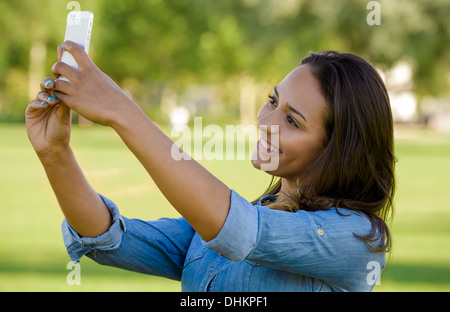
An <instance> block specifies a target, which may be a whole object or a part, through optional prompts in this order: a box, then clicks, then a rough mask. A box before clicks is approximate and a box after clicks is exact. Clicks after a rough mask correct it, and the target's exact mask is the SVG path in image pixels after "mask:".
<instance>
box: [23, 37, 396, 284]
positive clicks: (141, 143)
mask: <svg viewBox="0 0 450 312" xmlns="http://www.w3.org/2000/svg"><path fill="white" fill-rule="evenodd" d="M63 48H64V49H65V50H67V51H69V52H70V53H71V54H72V55H73V56H74V58H75V59H76V61H77V63H78V65H79V68H78V70H75V69H73V68H71V67H69V66H68V65H66V64H64V63H61V62H58V63H56V64H55V65H54V66H53V68H52V72H53V73H54V74H55V76H56V77H58V76H59V75H63V76H65V77H67V78H68V79H69V81H70V82H67V81H63V80H53V79H51V78H45V79H43V80H42V82H41V92H39V93H38V94H37V96H36V99H35V100H34V101H32V102H31V103H30V104H29V105H28V108H27V110H26V122H27V131H28V136H29V138H30V141H31V143H32V145H33V148H34V149H35V151H36V153H37V155H38V156H39V159H40V160H41V162H42V164H43V166H44V168H45V171H46V174H47V177H48V179H49V181H50V184H51V186H52V188H53V190H54V192H55V195H56V197H57V199H58V202H59V205H60V206H61V209H62V211H63V213H64V216H65V220H64V222H63V234H64V242H65V245H66V247H67V250H68V253H69V255H70V257H71V259H72V260H73V261H78V260H79V259H80V258H81V257H82V256H83V255H87V256H88V257H89V258H91V259H93V260H95V261H97V262H98V263H101V264H105V265H111V266H116V267H120V268H124V269H128V270H133V271H138V272H142V273H147V274H154V275H159V276H165V277H168V278H172V279H176V280H181V283H182V290H185V291H370V290H371V289H372V287H373V285H374V283H375V281H376V279H375V278H376V277H377V275H378V273H379V272H380V270H381V269H382V268H383V267H384V265H385V253H386V252H387V251H388V249H389V247H390V243H391V239H390V234H389V230H388V227H387V225H386V223H385V220H386V218H387V217H388V214H389V211H390V209H391V207H392V199H393V193H394V155H393V123H392V117H391V111H390V106H389V99H388V95H387V92H386V89H385V87H384V84H383V82H382V80H381V79H380V77H379V75H378V74H377V72H376V71H375V70H374V68H373V67H372V66H371V65H370V64H369V63H367V62H366V61H364V60H363V59H361V58H360V57H358V56H356V55H353V54H347V53H338V52H331V51H328V52H322V53H319V54H315V53H312V54H311V55H309V56H307V57H306V58H305V59H304V60H303V61H302V64H301V65H300V66H299V67H297V68H295V69H294V70H293V71H292V72H290V73H289V74H288V75H287V76H286V77H285V78H284V80H283V81H281V82H280V83H279V84H278V85H277V86H275V87H274V89H273V93H272V95H271V96H269V100H268V102H267V103H266V104H264V106H263V107H262V108H261V110H260V111H259V114H258V126H259V127H261V128H267V134H266V135H264V136H263V137H261V139H260V141H258V145H257V147H256V150H257V154H258V155H259V156H258V157H256V158H255V159H254V160H252V162H253V165H254V166H255V167H256V168H261V167H262V166H263V165H264V164H265V163H266V162H268V161H270V158H274V157H275V158H276V159H277V164H278V166H276V167H274V168H272V169H271V171H269V172H268V173H269V174H271V175H272V176H273V177H277V179H279V180H278V182H276V183H275V184H274V185H273V186H271V187H269V189H268V190H267V191H266V193H265V194H264V195H263V196H262V197H261V198H260V199H258V200H257V201H256V202H253V203H251V202H249V201H247V200H246V199H244V198H242V197H241V196H239V194H238V193H237V192H236V191H234V190H230V189H229V188H228V187H227V186H226V185H224V184H223V183H222V182H221V181H219V180H218V179H217V178H215V177H214V176H213V175H211V174H210V173H209V172H208V171H207V170H205V169H204V168H203V167H202V166H200V165H199V164H198V163H197V162H196V161H195V160H192V159H181V160H174V159H173V158H172V157H171V149H172V146H173V144H174V143H173V142H172V141H171V140H170V139H169V138H168V137H167V136H165V135H164V134H163V132H161V131H160V129H159V128H158V127H157V126H156V125H155V124H154V123H153V122H152V121H151V120H150V119H149V118H148V117H147V116H146V115H145V114H144V113H143V112H142V111H141V110H140V109H139V107H138V106H137V105H136V104H135V103H134V102H133V101H132V100H131V99H130V98H128V97H127V96H126V95H125V94H124V93H123V92H122V90H121V89H120V88H119V87H118V86H117V85H116V84H115V83H114V82H113V81H112V80H111V79H110V78H109V77H108V76H107V75H105V74H104V73H103V72H102V71H100V70H99V69H98V68H97V67H96V66H95V65H94V64H93V63H92V61H91V60H90V59H89V57H88V56H87V55H86V54H85V53H84V51H83V50H82V49H81V48H80V47H78V46H77V45H76V44H74V43H73V42H70V41H68V42H65V43H64V45H63ZM61 53H62V48H61V47H59V49H58V54H59V57H60V55H61ZM70 109H73V110H75V111H76V112H78V113H79V114H80V115H82V116H84V117H86V118H88V119H90V120H92V121H94V122H97V123H99V124H102V125H106V126H110V127H112V128H113V129H114V130H115V131H116V132H117V133H118V134H119V135H120V137H121V138H122V140H123V141H124V142H125V143H126V145H127V146H128V148H129V149H130V150H131V151H132V152H133V153H134V155H135V156H136V157H137V158H138V159H139V161H140V162H141V163H142V165H143V166H144V168H145V169H146V170H147V171H148V173H149V174H150V176H151V177H152V179H153V180H154V181H155V183H156V184H157V186H158V187H159V189H160V190H161V192H162V193H163V194H164V196H165V197H166V198H167V199H168V200H169V202H170V203H171V204H172V205H173V207H174V208H175V209H176V210H177V211H178V212H179V213H180V214H181V215H182V216H183V217H182V218H178V219H160V220H155V221H141V220H136V219H133V220H131V219H127V218H125V217H124V216H122V215H121V214H120V213H119V210H118V208H117V207H116V206H115V204H114V203H113V202H112V201H111V200H109V199H107V198H105V197H104V196H102V195H99V194H97V193H96V192H95V191H94V190H93V189H92V187H91V186H90V185H89V183H88V182H87V181H86V179H85V177H84V175H83V173H82V171H81V169H80V168H79V166H78V164H77V162H76V160H75V158H74V155H73V153H72V151H71V148H70V145H69V138H70V121H71V118H70ZM272 126H276V127H272ZM271 129H277V131H272V130H271ZM275 142H276V144H275ZM374 276H375V277H374Z"/></svg>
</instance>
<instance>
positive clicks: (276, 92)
mask: <svg viewBox="0 0 450 312" xmlns="http://www.w3.org/2000/svg"><path fill="white" fill-rule="evenodd" d="M273 91H274V92H275V95H276V96H277V99H279V98H280V96H279V95H278V90H277V86H275V87H273ZM286 105H287V107H288V108H289V109H290V110H291V111H293V112H294V113H296V114H297V115H299V116H300V117H302V119H303V120H304V121H306V122H308V121H307V120H306V118H305V116H304V115H303V114H302V113H300V112H299V111H298V110H296V109H295V108H293V107H292V106H291V105H289V103H286Z"/></svg>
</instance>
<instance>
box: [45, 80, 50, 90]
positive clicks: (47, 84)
mask: <svg viewBox="0 0 450 312" xmlns="http://www.w3.org/2000/svg"><path fill="white" fill-rule="evenodd" d="M51 83H52V81H51V80H49V81H47V82H46V83H45V87H46V88H48V86H49V85H50V84H51Z"/></svg>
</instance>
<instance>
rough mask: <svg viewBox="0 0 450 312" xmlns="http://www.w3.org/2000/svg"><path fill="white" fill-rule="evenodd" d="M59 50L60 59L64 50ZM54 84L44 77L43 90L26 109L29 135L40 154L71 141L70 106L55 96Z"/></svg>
mask: <svg viewBox="0 0 450 312" xmlns="http://www.w3.org/2000/svg"><path fill="white" fill-rule="evenodd" d="M58 50H59V51H58V58H59V59H60V58H61V53H62V50H61V49H60V48H58ZM54 84H55V83H54V81H53V80H52V79H51V78H44V79H42V81H41V91H40V92H39V93H38V94H37V95H36V99H34V100H33V101H32V102H31V103H30V104H29V105H28V107H27V109H26V111H25V120H26V125H27V133H28V137H29V139H30V141H31V144H32V145H33V148H34V149H35V151H36V153H37V154H38V155H40V156H41V155H46V154H52V153H54V152H56V151H58V150H61V149H64V148H67V147H68V146H69V141H70V124H71V113H70V108H69V107H67V106H66V105H64V104H62V103H60V101H59V100H57V99H56V98H55V95H54V94H53V93H52V88H53V87H54Z"/></svg>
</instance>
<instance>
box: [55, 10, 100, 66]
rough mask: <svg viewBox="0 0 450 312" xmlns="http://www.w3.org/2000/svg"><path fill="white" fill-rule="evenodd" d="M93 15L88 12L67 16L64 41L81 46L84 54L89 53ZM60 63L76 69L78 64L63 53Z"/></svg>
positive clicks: (75, 12)
mask: <svg viewBox="0 0 450 312" xmlns="http://www.w3.org/2000/svg"><path fill="white" fill-rule="evenodd" d="M93 20H94V14H93V13H92V12H88V11H72V12H70V13H69V14H68V15H67V25H66V35H65V37H64V41H67V40H70V41H73V42H75V43H77V44H78V45H79V46H81V47H82V48H83V49H84V51H86V53H88V52H89V43H90V40H91V31H92V23H93ZM61 61H62V62H64V63H66V64H68V65H70V66H72V67H73V68H75V69H78V64H77V62H76V61H75V59H74V58H73V56H72V55H71V54H70V53H69V52H67V51H64V52H63V55H62V57H61Z"/></svg>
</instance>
